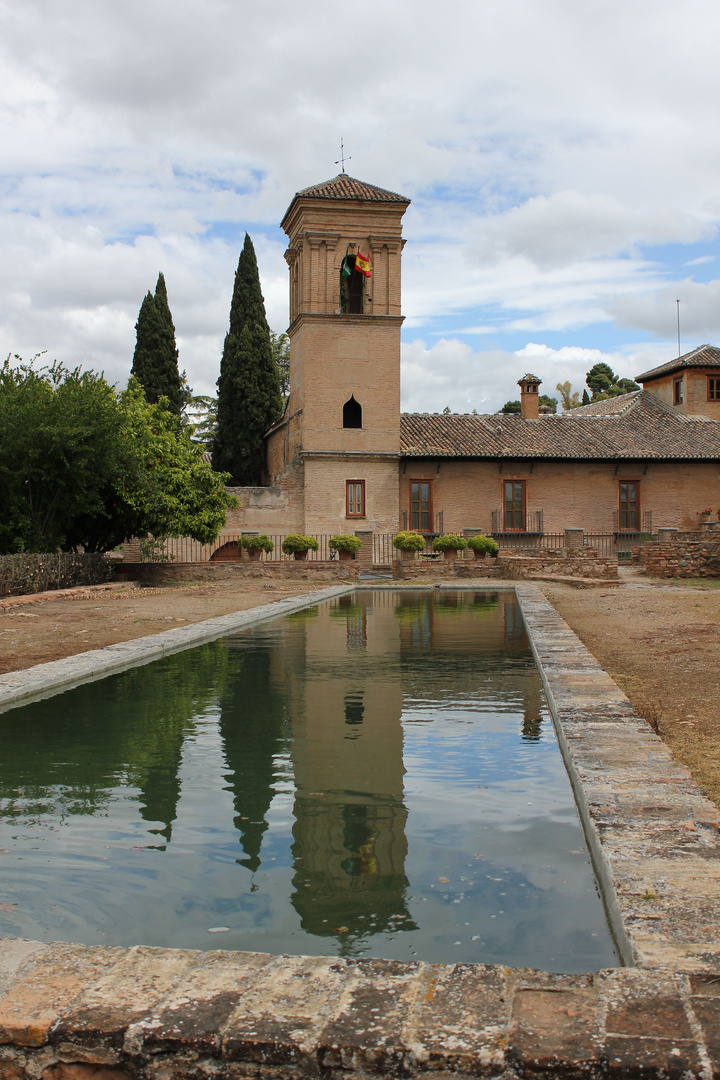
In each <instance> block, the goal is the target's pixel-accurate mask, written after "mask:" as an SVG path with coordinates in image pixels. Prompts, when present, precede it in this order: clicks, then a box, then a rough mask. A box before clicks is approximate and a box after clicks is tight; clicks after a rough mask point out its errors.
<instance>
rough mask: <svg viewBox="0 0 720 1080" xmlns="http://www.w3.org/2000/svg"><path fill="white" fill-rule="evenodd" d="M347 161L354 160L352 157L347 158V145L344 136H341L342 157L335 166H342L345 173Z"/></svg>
mask: <svg viewBox="0 0 720 1080" xmlns="http://www.w3.org/2000/svg"><path fill="white" fill-rule="evenodd" d="M346 161H352V158H351V157H348V158H346V157H345V144H344V143H343V140H342V135H341V136H340V157H339V158H338V160H337V161H336V162H335V164H336V165H340V166H342V171H343V172H345V162H346Z"/></svg>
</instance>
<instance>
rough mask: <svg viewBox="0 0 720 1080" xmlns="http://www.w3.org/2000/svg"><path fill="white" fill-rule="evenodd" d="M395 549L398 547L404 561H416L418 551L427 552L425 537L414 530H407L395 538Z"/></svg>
mask: <svg viewBox="0 0 720 1080" xmlns="http://www.w3.org/2000/svg"><path fill="white" fill-rule="evenodd" d="M393 547H396V548H397V549H398V551H399V552H400V555H401V557H402V558H403V559H414V558H415V552H416V551H424V550H425V537H424V536H421V535H420V533H419V532H415V530H414V529H406V530H405V531H404V532H399V533H398V534H397V536H394V537H393Z"/></svg>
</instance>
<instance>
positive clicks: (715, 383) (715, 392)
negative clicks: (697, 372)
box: [707, 375, 720, 401]
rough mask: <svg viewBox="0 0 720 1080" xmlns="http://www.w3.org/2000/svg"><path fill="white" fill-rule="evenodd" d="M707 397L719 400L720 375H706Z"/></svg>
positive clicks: (710, 399) (711, 399) (709, 399)
mask: <svg viewBox="0 0 720 1080" xmlns="http://www.w3.org/2000/svg"><path fill="white" fill-rule="evenodd" d="M707 399H708V401H720V375H708V381H707Z"/></svg>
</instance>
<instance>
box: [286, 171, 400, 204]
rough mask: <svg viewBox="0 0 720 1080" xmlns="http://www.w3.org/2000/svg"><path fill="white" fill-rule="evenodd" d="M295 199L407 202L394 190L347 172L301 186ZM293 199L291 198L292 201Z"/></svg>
mask: <svg viewBox="0 0 720 1080" xmlns="http://www.w3.org/2000/svg"><path fill="white" fill-rule="evenodd" d="M295 199H362V200H363V201H365V202H401V203H409V202H410V200H409V199H406V198H405V196H404V195H398V193H397V192H396V191H386V190H385V188H380V187H375V185H374V184H367V183H365V181H364V180H356V179H355V177H354V176H348V175H347V173H338V175H337V176H335V177H333V179H332V180H326V181H325V183H324V184H313V186H312V187H306V188H303V190H302V191H298V192H296V194H295ZM294 201H295V200H293V202H294Z"/></svg>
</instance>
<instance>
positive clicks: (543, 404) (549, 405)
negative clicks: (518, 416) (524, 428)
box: [500, 394, 558, 413]
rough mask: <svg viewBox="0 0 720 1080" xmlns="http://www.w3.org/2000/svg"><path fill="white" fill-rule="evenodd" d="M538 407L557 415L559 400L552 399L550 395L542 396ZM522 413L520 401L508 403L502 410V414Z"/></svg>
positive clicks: (539, 398)
mask: <svg viewBox="0 0 720 1080" xmlns="http://www.w3.org/2000/svg"><path fill="white" fill-rule="evenodd" d="M538 405H539V407H540V408H541V409H542V408H545V409H547V410H548V412H551V413H556V412H557V407H558V400H557V398H554V397H550V396H549V395H548V394H540V396H539V397H538ZM521 411H522V406H521V405H520V402H519V401H506V402H505V404H504V405H503V407H502V409H501V410H500V412H501V413H520V412H521Z"/></svg>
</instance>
